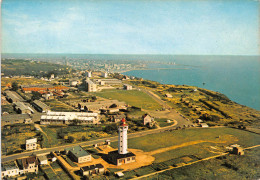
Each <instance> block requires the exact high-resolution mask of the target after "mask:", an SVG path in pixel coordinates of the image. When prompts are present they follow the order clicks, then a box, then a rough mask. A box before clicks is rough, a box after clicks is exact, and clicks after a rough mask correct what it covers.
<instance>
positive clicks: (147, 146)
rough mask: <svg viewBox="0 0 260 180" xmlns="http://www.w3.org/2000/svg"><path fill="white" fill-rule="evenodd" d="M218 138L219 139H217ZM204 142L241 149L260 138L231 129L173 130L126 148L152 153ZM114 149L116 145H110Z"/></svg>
mask: <svg viewBox="0 0 260 180" xmlns="http://www.w3.org/2000/svg"><path fill="white" fill-rule="evenodd" d="M218 136H220V138H217V137H218ZM196 140H205V141H217V140H220V141H226V143H225V144H227V145H229V144H235V143H237V144H240V145H241V146H242V147H248V146H253V145H256V144H260V136H259V135H257V134H254V133H250V132H247V131H243V130H239V129H232V128H205V129H201V128H196V129H183V130H174V131H171V132H163V133H160V134H151V135H146V136H142V137H138V138H132V139H129V140H128V147H129V148H134V149H142V150H143V151H152V150H156V149H160V148H164V147H169V146H173V145H179V144H182V143H186V142H190V141H196ZM111 145H112V146H113V147H114V148H116V143H111Z"/></svg>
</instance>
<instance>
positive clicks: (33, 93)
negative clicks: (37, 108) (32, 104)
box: [31, 91, 42, 101]
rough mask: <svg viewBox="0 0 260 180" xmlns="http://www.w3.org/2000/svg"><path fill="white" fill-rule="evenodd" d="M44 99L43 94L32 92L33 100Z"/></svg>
mask: <svg viewBox="0 0 260 180" xmlns="http://www.w3.org/2000/svg"><path fill="white" fill-rule="evenodd" d="M41 97H42V95H41V93H39V92H37V91H33V92H32V98H31V99H32V100H33V101H34V100H39V99H40V98H41Z"/></svg>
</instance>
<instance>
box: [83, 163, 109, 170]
mask: <svg viewBox="0 0 260 180" xmlns="http://www.w3.org/2000/svg"><path fill="white" fill-rule="evenodd" d="M96 168H98V169H100V168H104V166H103V165H102V164H94V165H90V166H84V167H81V169H82V170H83V171H90V170H94V169H96Z"/></svg>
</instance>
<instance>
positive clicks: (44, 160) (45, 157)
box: [38, 155, 48, 165]
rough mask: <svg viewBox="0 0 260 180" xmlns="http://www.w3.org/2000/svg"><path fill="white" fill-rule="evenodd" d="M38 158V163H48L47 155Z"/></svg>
mask: <svg viewBox="0 0 260 180" xmlns="http://www.w3.org/2000/svg"><path fill="white" fill-rule="evenodd" d="M38 160H39V162H40V165H45V164H48V159H47V156H45V155H42V156H38Z"/></svg>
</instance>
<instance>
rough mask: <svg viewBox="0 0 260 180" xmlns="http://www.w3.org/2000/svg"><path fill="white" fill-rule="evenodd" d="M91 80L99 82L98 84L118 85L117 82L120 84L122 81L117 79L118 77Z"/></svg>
mask: <svg viewBox="0 0 260 180" xmlns="http://www.w3.org/2000/svg"><path fill="white" fill-rule="evenodd" d="M93 81H94V82H95V83H96V84H100V85H119V84H122V81H121V80H118V79H94V80H93Z"/></svg>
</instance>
